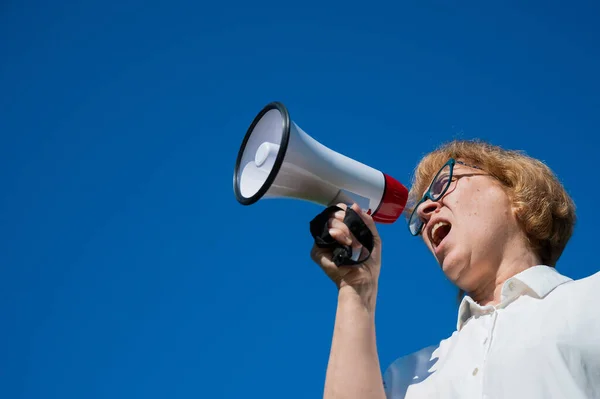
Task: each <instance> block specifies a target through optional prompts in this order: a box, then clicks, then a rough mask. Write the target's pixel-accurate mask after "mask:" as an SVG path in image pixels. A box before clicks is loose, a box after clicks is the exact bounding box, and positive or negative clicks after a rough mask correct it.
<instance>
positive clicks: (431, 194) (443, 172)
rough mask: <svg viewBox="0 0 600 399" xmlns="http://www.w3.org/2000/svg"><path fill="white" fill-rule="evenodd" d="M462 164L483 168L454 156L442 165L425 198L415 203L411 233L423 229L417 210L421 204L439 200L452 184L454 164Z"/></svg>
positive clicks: (410, 225)
mask: <svg viewBox="0 0 600 399" xmlns="http://www.w3.org/2000/svg"><path fill="white" fill-rule="evenodd" d="M456 164H461V165H464V166H468V167H470V168H475V169H481V168H480V167H478V166H473V165H467V164H466V163H464V162H461V161H456V160H455V159H453V158H450V159H449V160H448V162H446V163H445V164H444V166H442V167H441V169H440V170H439V171H438V172H437V174H436V175H435V177H434V178H433V180H432V182H431V184H430V185H429V188H428V189H427V192H426V193H425V195H423V198H421V200H420V201H419V202H417V204H416V205H415V207H414V209H413V211H412V214H411V215H410V219H409V220H408V229H409V230H410V234H412V235H413V236H417V235H420V234H421V230H422V229H423V221H422V220H421V217H420V216H419V213H418V212H417V209H418V208H419V205H421V204H422V203H423V202H425V201H427V200H428V199H430V200H431V201H438V200H439V199H440V198H442V197H443V196H444V194H446V191H448V188H449V187H450V184H452V177H453V173H454V165H456Z"/></svg>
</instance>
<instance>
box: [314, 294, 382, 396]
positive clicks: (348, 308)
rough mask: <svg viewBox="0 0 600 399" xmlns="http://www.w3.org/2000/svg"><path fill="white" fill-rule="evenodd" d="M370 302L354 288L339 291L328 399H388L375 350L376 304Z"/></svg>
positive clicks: (326, 382) (326, 383)
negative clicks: (365, 300)
mask: <svg viewBox="0 0 600 399" xmlns="http://www.w3.org/2000/svg"><path fill="white" fill-rule="evenodd" d="M370 296H371V295H370ZM372 296H373V297H374V296H375V295H372ZM369 302H372V303H373V305H371V304H367V303H365V302H364V301H363V299H362V298H361V296H360V295H359V294H358V293H357V292H356V290H355V288H354V287H351V286H343V287H341V288H340V290H339V293H338V306H337V313H336V319H335V326H334V331H333V341H332V344H331V352H330V356H329V364H328V367H327V374H326V379H325V393H324V398H325V399H338V398H339V399H353V398H356V399H385V392H384V389H383V382H382V376H381V371H380V365H379V357H378V355H377V346H376V336H375V307H374V302H375V301H374V300H373V301H369Z"/></svg>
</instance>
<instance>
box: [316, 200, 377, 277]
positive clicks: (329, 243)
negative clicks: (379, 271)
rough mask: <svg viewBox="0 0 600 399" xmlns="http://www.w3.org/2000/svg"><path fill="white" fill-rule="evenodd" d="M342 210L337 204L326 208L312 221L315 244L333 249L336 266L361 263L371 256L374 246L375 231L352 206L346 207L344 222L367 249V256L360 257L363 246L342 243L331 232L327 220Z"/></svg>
mask: <svg viewBox="0 0 600 399" xmlns="http://www.w3.org/2000/svg"><path fill="white" fill-rule="evenodd" d="M340 210H343V209H342V208H340V207H339V206H337V205H331V206H328V207H327V208H325V209H324V210H323V211H322V212H321V213H319V214H318V215H317V216H315V217H314V218H313V219H312V220H311V221H310V234H311V235H312V236H313V238H314V240H315V245H317V246H318V247H319V248H330V249H332V250H333V254H332V260H333V263H334V264H335V265H336V266H338V267H339V266H355V265H359V264H361V263H363V262H364V261H366V260H367V259H369V257H370V256H371V252H372V251H373V246H374V239H373V233H372V232H371V230H369V227H368V226H367V225H366V224H365V222H364V221H363V220H362V218H361V217H360V215H358V214H357V213H356V212H355V211H354V209H352V208H350V207H348V208H347V209H346V214H345V216H344V224H345V225H346V226H348V229H349V230H350V232H351V233H352V234H353V235H354V237H355V238H356V239H357V240H358V242H359V243H360V244H361V245H362V246H363V247H364V248H365V249H366V250H367V254H366V256H365V257H364V258H363V259H360V255H361V253H362V248H353V247H351V246H349V245H343V244H340V243H339V242H337V241H336V240H335V239H334V238H333V237H331V235H330V234H329V228H328V226H327V222H328V220H329V218H330V217H331V216H332V215H333V214H334V213H335V212H337V211H340Z"/></svg>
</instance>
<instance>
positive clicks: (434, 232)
mask: <svg viewBox="0 0 600 399" xmlns="http://www.w3.org/2000/svg"><path fill="white" fill-rule="evenodd" d="M451 228H452V225H451V224H450V223H448V222H437V223H436V224H435V225H433V228H432V229H431V232H430V233H429V234H430V236H429V238H430V239H431V242H432V243H433V245H434V246H436V247H437V246H439V245H440V244H441V243H442V241H443V240H444V238H446V236H447V235H448V233H450V229H451Z"/></svg>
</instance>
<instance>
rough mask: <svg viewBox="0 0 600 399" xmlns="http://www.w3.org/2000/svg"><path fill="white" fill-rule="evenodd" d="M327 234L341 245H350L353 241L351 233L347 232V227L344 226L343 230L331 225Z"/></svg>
mask: <svg viewBox="0 0 600 399" xmlns="http://www.w3.org/2000/svg"><path fill="white" fill-rule="evenodd" d="M329 235H330V236H331V237H332V238H333V239H334V240H336V241H337V242H339V243H340V244H343V245H352V244H353V241H355V240H352V237H351V235H350V234H349V232H348V228H347V227H346V229H345V231H343V230H342V229H339V228H336V227H333V228H330V229H329Z"/></svg>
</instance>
